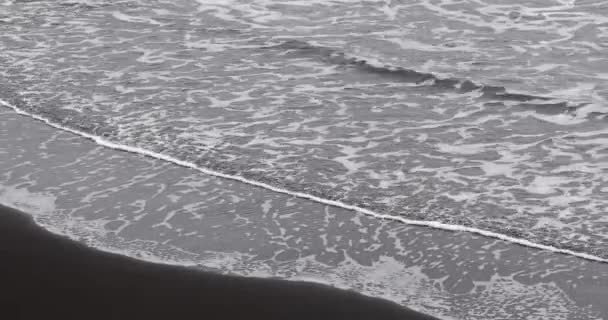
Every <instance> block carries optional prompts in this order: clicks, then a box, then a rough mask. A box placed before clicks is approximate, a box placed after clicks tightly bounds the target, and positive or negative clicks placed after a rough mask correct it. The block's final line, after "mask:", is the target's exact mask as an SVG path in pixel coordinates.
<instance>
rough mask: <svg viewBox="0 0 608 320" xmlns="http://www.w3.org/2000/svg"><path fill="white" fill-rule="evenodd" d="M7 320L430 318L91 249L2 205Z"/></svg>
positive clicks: (346, 294) (324, 292)
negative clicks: (58, 234)
mask: <svg viewBox="0 0 608 320" xmlns="http://www.w3.org/2000/svg"><path fill="white" fill-rule="evenodd" d="M0 243H1V246H0V260H1V261H2V263H1V264H0V277H1V278H0V283H1V284H2V286H1V290H0V302H1V304H2V310H3V311H2V313H3V315H2V318H4V319H179V318H186V317H188V318H193V319H194V318H196V319H435V318H433V317H430V316H427V315H423V314H420V313H418V312H415V311H412V310H409V309H406V308H402V307H400V306H399V305H397V304H396V303H392V302H389V301H385V300H381V299H376V298H370V297H366V296H363V295H360V294H357V293H355V292H352V291H344V290H339V289H333V288H330V287H328V286H324V285H320V284H313V283H306V282H293V281H281V280H272V279H261V278H245V277H237V276H226V275H219V274H214V273H209V272H201V271H196V270H192V269H188V268H186V267H178V266H169V265H161V264H154V263H148V262H143V261H138V260H135V259H131V258H127V257H123V256H119V255H116V254H111V253H105V252H101V251H96V250H92V249H89V248H87V247H85V246H83V245H81V244H78V243H76V242H74V241H72V240H69V239H67V238H64V237H61V236H57V235H54V234H52V233H50V232H48V231H46V230H44V229H42V228H40V227H38V226H37V225H36V224H35V223H34V222H33V221H32V220H31V218H29V217H28V216H27V215H26V214H24V213H22V212H19V211H17V210H14V209H12V208H8V207H5V206H2V205H0Z"/></svg>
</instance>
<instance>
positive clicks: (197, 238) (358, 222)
mask: <svg viewBox="0 0 608 320" xmlns="http://www.w3.org/2000/svg"><path fill="white" fill-rule="evenodd" d="M0 159H1V160H2V161H1V162H2V164H3V169H4V170H3V171H2V172H0V203H2V204H6V205H10V206H13V207H17V208H20V209H22V210H24V211H26V212H28V213H31V214H32V215H33V216H34V218H35V219H36V221H37V222H38V223H40V224H41V225H42V226H44V227H45V228H47V229H49V230H51V231H54V232H57V233H60V234H63V235H68V236H70V237H72V238H74V239H76V240H78V241H80V242H83V243H86V244H87V245H89V246H92V247H95V248H98V249H101V250H109V251H113V252H117V253H121V254H126V255H129V256H132V257H137V258H140V259H145V260H152V261H160V262H164V263H167V262H169V263H176V264H186V265H195V266H199V267H201V268H205V269H212V270H216V271H221V272H225V273H235V274H240V275H248V276H262V277H279V278H283V279H296V280H308V281H317V282H322V283H327V284H331V285H333V286H338V287H342V288H350V289H355V290H357V291H359V292H362V293H364V294H368V295H372V296H377V297H384V298H387V299H391V300H393V301H396V302H399V303H402V304H404V305H406V306H410V307H413V308H416V309H417V310H420V311H424V312H427V313H431V314H434V315H436V316H440V317H441V318H442V319H446V320H447V319H479V320H482V319H484V320H485V319H538V320H544V319H559V320H562V319H563V320H570V319H580V320H592V319H594V320H595V319H598V320H599V319H605V318H606V316H608V307H607V306H606V305H605V303H604V302H605V301H606V299H608V264H606V263H600V262H594V261H589V260H584V259H579V258H576V257H573V256H569V255H561V254H555V253H553V252H549V251H545V250H538V249H533V248H527V247H522V246H517V245H513V244H511V243H509V242H504V241H498V240H495V239H491V238H487V237H481V236H478V235H474V234H471V233H466V232H447V231H442V230H436V229H430V228H426V227H416V226H409V225H404V224H402V223H398V222H394V221H388V220H378V219H375V218H373V217H370V216H367V215H364V214H361V213H357V212H353V211H350V210H344V209H341V208H336V207H331V206H325V205H322V204H319V203H316V202H312V201H308V200H304V199H300V198H294V197H291V196H289V195H285V194H280V193H276V192H271V191H268V190H266V189H262V188H256V187H252V186H251V185H249V184H243V183H240V182H237V181H233V180H226V179H221V178H217V177H213V176H209V175H206V174H202V173H200V172H197V171H195V170H191V169H188V168H184V167H180V166H176V165H174V164H172V163H169V162H166V161H161V160H158V159H154V158H150V157H142V156H139V155H138V154H134V153H128V152H119V151H115V150H111V149H108V148H104V147H100V146H99V145H97V144H95V143H94V142H92V141H89V140H85V139H82V138H81V137H79V136H75V135H72V134H69V133H66V132H63V131H58V130H56V129H54V128H51V127H48V126H46V125H44V124H42V123H40V122H37V121H34V120H32V119H29V118H27V117H24V116H19V115H16V114H15V113H13V112H11V111H10V110H8V109H0Z"/></svg>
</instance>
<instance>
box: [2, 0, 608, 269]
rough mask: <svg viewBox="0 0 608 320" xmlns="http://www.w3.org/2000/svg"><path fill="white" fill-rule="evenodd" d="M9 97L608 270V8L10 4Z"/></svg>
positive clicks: (220, 163)
mask: <svg viewBox="0 0 608 320" xmlns="http://www.w3.org/2000/svg"><path fill="white" fill-rule="evenodd" d="M0 21H1V23H0V44H1V45H2V50H1V52H0V75H1V76H2V79H1V80H0V84H1V86H2V93H0V98H2V99H3V100H5V101H7V102H9V103H11V104H12V105H14V106H17V107H18V108H19V109H20V110H23V111H24V112H27V113H29V114H33V115H37V116H40V117H43V118H45V119H48V120H49V121H50V122H52V123H55V124H57V125H61V126H63V127H66V128H71V129H74V130H77V131H79V132H82V133H86V134H89V135H93V136H100V137H104V141H108V142H111V143H113V144H116V145H121V146H128V148H133V150H147V151H149V152H150V153H153V154H154V155H159V156H162V157H165V158H167V159H172V160H175V161H183V162H184V163H188V164H192V165H193V166H196V167H198V168H207V169H209V170H211V171H213V172H216V173H219V174H223V175H226V176H230V177H232V176H239V177H242V178H243V179H246V180H247V181H252V182H255V183H259V184H262V185H264V186H268V187H271V188H275V189H277V190H290V192H294V193H298V194H302V195H309V196H311V197H315V199H317V200H318V199H325V200H324V201H336V202H338V203H340V204H341V205H345V206H347V207H350V208H358V209H360V210H364V211H369V212H374V213H376V214H377V215H378V216H379V217H397V218H398V219H401V220H403V221H435V222H436V223H439V224H440V225H441V226H451V225H458V226H462V227H464V228H468V229H467V230H485V231H486V232H488V234H492V235H497V234H501V235H504V236H507V237H510V238H512V239H522V241H527V242H526V243H528V242H529V243H535V244H538V245H542V246H544V248H557V249H559V250H562V251H564V250H567V251H568V252H570V251H572V252H580V253H583V254H587V255H590V256H597V257H601V258H604V259H605V258H606V257H607V254H608V253H607V252H606V248H607V247H608V238H607V236H606V235H607V234H608V232H606V231H607V229H606V228H608V218H607V215H606V211H607V208H608V192H607V191H606V190H607V188H608V174H607V171H608V158H607V156H606V142H607V140H606V114H607V111H608V106H607V103H606V101H607V99H608V91H607V90H608V89H607V84H608V77H606V75H607V74H608V61H607V58H606V55H605V51H606V48H607V47H606V44H607V42H606V41H608V40H607V39H608V38H607V37H608V34H607V31H606V30H607V29H606V23H608V8H607V5H606V3H605V2H604V1H585V2H572V1H568V2H561V1H548V0H547V1H541V2H534V3H527V2H518V3H513V4H508V5H505V4H499V3H494V2H493V1H479V2H475V3H462V2H453V1H420V2H413V3H401V2H396V1H372V2H364V3H359V2H351V1H285V2H281V1H264V0H248V1H237V0H235V1H200V2H196V1H193V0H188V1H186V0H181V1H152V2H149V1H123V2H118V3H116V2H109V1H59V2H57V1H52V2H51V1H36V2H21V1H5V2H4V3H3V5H2V6H1V7H0Z"/></svg>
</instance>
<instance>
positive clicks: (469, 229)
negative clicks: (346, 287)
mask: <svg viewBox="0 0 608 320" xmlns="http://www.w3.org/2000/svg"><path fill="white" fill-rule="evenodd" d="M0 104H2V105H4V106H6V107H8V108H11V109H13V110H14V111H15V112H16V113H18V114H20V115H24V116H28V117H30V118H33V119H36V120H39V121H42V122H44V123H46V124H47V125H49V126H51V127H54V128H57V129H60V130H63V131H67V132H70V133H73V134H75V135H78V136H81V137H84V138H87V139H90V140H93V141H94V142H95V143H97V144H99V145H102V146H104V147H107V148H111V149H115V150H120V151H126V152H132V153H137V154H142V155H145V156H148V157H151V158H156V159H159V160H163V161H168V162H172V163H174V164H177V165H179V166H182V167H186V168H191V169H194V170H197V171H199V172H202V173H204V174H208V175H212V176H216V177H220V178H225V179H230V180H235V181H239V182H242V183H246V184H249V185H253V186H256V187H260V188H264V189H267V190H270V191H274V192H278V193H282V194H287V195H290V196H294V197H298V198H302V199H308V200H311V201H315V202H318V203H322V204H325V205H328V206H333V207H338V208H343V209H347V210H352V211H355V212H359V213H362V214H365V215H369V216H373V217H376V218H380V219H385V220H392V221H398V222H402V223H405V224H409V225H414V226H423V227H430V228H435V229H441V230H449V231H464V232H470V233H474V234H479V235H482V236H485V237H489V238H495V239H500V240H504V241H508V242H511V243H515V244H519V245H522V246H526V247H531V248H537V249H541V250H547V251H552V252H555V253H562V254H567V255H571V256H575V257H579V258H583V259H587V260H591V261H598V262H604V263H608V259H605V258H602V257H598V256H595V255H592V254H588V253H584V252H576V251H572V250H568V249H560V248H556V247H553V246H548V245H544V244H539V243H534V242H532V241H528V240H525V239H519V238H514V237H511V236H508V235H505V234H501V233H497V232H493V231H487V230H482V229H477V228H472V227H466V226H460V225H454V224H446V223H442V222H438V221H428V220H412V219H407V218H403V217H399V216H393V215H388V214H382V213H378V212H374V211H372V210H369V209H365V208H361V207H358V206H355V205H351V204H347V203H344V202H341V201H336V200H329V199H324V198H320V197H317V196H313V195H311V194H307V193H303V192H297V191H291V190H287V189H283V188H277V187H274V186H272V185H269V184H266V183H263V182H259V181H255V180H250V179H247V178H244V177H241V176H237V175H230V174H225V173H221V172H218V171H214V170H211V169H208V168H204V167H200V166H197V165H196V164H194V163H191V162H187V161H183V160H179V159H177V158H174V157H171V156H168V155H164V154H161V153H157V152H154V151H150V150H146V149H142V148H137V147H132V146H127V145H123V144H118V143H114V142H111V141H108V140H105V139H103V138H102V137H99V136H95V135H92V134H89V133H86V132H82V131H78V130H74V129H71V128H68V127H64V126H62V125H59V124H56V123H53V122H52V121H50V120H49V119H47V118H44V117H41V116H39V115H35V114H32V113H29V112H26V111H24V110H21V109H20V108H18V107H16V106H13V105H11V104H10V103H8V102H6V101H4V100H2V99H0Z"/></svg>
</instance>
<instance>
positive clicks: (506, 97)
mask: <svg viewBox="0 0 608 320" xmlns="http://www.w3.org/2000/svg"><path fill="white" fill-rule="evenodd" d="M263 48H265V49H275V50H282V51H285V52H289V51H297V52H298V53H299V54H301V55H303V56H314V57H317V58H318V59H320V60H322V61H324V62H326V63H329V64H333V65H339V66H345V67H349V68H354V69H356V70H358V71H361V72H366V73H373V74H377V75H380V76H382V77H385V78H387V80H389V79H390V80H392V81H399V82H405V83H414V84H417V85H420V86H425V87H428V88H430V89H437V90H450V91H454V92H457V93H463V94H464V93H472V92H479V94H480V98H481V99H485V100H492V101H504V102H516V103H519V105H520V106H521V107H524V108H527V109H534V110H535V111H536V112H539V113H543V114H559V113H575V112H576V110H577V109H579V108H582V107H585V106H587V105H589V103H579V104H576V105H572V104H571V103H569V102H567V101H560V100H559V99H556V98H552V97H546V96H540V95H534V94H526V93H516V92H510V91H509V90H508V89H507V88H506V87H502V86H491V85H485V84H480V83H476V82H474V81H471V80H466V79H457V78H444V77H441V76H438V75H435V74H432V73H425V72H420V71H416V70H412V69H406V68H403V67H399V66H391V65H386V64H383V63H381V62H378V61H373V60H372V59H369V58H363V57H358V56H354V55H350V54H347V53H345V52H342V51H339V50H336V49H333V48H329V47H324V46H318V45H314V44H311V43H309V42H306V41H301V40H286V41H283V42H281V43H279V44H274V45H270V46H265V47H263Z"/></svg>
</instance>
